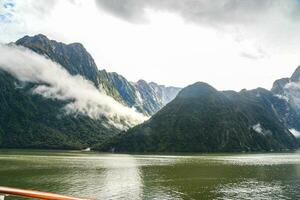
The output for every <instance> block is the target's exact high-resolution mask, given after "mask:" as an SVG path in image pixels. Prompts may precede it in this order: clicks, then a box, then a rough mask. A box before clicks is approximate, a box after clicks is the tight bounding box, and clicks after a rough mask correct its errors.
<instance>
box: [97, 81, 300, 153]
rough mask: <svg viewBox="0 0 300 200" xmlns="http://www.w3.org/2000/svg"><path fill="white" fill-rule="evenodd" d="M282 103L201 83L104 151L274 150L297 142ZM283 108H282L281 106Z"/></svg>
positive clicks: (268, 95) (258, 93) (259, 92)
mask: <svg viewBox="0 0 300 200" xmlns="http://www.w3.org/2000/svg"><path fill="white" fill-rule="evenodd" d="M273 102H277V104H278V105H281V104H284V103H285V102H284V100H282V99H280V98H277V97H276V96H274V95H273V94H272V93H271V92H270V91H267V90H264V89H262V88H258V89H256V90H252V91H247V90H242V91H241V92H234V91H223V92H222V91H217V90H216V89H215V88H213V87H212V86H210V85H208V84H206V83H202V82H198V83H195V84H193V85H190V86H188V87H186V88H184V89H182V90H181V91H180V92H179V94H178V95H177V97H176V98H175V99H174V100H173V101H171V102H170V103H169V104H167V105H166V106H165V107H164V108H162V109H161V110H160V111H158V112H157V113H156V114H154V115H153V116H152V117H151V118H150V119H149V120H148V121H146V122H144V123H143V124H141V125H138V126H136V127H134V128H132V129H130V130H128V131H127V133H126V134H121V135H119V136H118V137H115V138H113V140H110V141H109V142H107V143H106V144H105V145H104V147H103V149H105V150H109V149H111V148H113V149H115V150H116V151H129V152H130V151H133V152H228V151H271V150H282V149H293V148H296V146H297V142H296V139H295V137H294V136H293V135H292V134H291V132H290V131H289V130H288V128H287V127H286V126H285V124H284V123H283V122H282V119H281V115H282V113H278V112H277V111H276V109H275V105H274V103H273ZM278 107H280V106H278Z"/></svg>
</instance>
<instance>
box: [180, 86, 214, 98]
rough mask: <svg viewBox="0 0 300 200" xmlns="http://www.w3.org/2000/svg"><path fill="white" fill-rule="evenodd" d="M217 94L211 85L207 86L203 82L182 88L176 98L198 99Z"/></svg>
mask: <svg viewBox="0 0 300 200" xmlns="http://www.w3.org/2000/svg"><path fill="white" fill-rule="evenodd" d="M217 93H218V91H217V90H216V89H215V88H214V87H212V86H211V85H209V84H207V83H205V82H196V83H194V84H192V85H189V86H187V87H185V88H183V89H182V90H181V91H180V92H179V94H178V97H184V98H198V97H201V96H208V95H211V94H217Z"/></svg>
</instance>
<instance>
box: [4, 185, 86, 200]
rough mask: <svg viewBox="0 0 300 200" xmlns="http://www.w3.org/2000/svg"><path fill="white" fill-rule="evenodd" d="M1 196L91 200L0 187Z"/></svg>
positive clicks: (49, 199) (51, 199)
mask: <svg viewBox="0 0 300 200" xmlns="http://www.w3.org/2000/svg"><path fill="white" fill-rule="evenodd" d="M1 194H2V195H4V196H6V195H12V196H22V197H29V198H36V199H44V200H91V199H84V198H76V197H71V196H65V195H60V194H54V193H49V192H40V191H34V190H23V189H17V188H10V187H1V186H0V196H1Z"/></svg>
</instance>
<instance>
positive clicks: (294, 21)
mask: <svg viewBox="0 0 300 200" xmlns="http://www.w3.org/2000/svg"><path fill="white" fill-rule="evenodd" d="M38 33H42V34H45V35H47V36H48V37H49V38H51V39H55V40H58V41H62V42H65V43H72V42H80V43H82V44H83V45H84V46H85V47H86V49H87V50H88V51H89V52H90V53H91V54H92V56H93V57H94V58H95V61H96V63H97V65H98V67H99V69H106V70H108V71H115V72H118V73H120V74H122V75H123V76H125V77H126V78H127V79H129V80H130V81H137V80H138V79H145V80H146V81H155V82H157V83H160V84H165V85H173V86H180V87H184V86H186V85H188V84H191V83H193V82H196V81H205V82H208V83H209V84H211V85H213V86H214V87H216V88H218V89H222V90H223V89H234V90H240V89H242V88H247V89H251V88H256V87H258V86H260V87H265V88H268V89H269V88H270V87H271V86H272V83H273V81H274V80H275V79H278V78H281V77H287V76H290V75H291V73H292V72H293V71H294V70H295V68H296V67H297V66H298V65H300V56H299V53H300V45H299V44H300V1H299V0H249V1H247V0H215V1H210V0H0V36H1V37H0V42H1V43H8V42H11V41H15V40H17V39H18V38H20V37H23V36H24V35H35V34H38Z"/></svg>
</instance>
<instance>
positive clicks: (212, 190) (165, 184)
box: [0, 150, 300, 200]
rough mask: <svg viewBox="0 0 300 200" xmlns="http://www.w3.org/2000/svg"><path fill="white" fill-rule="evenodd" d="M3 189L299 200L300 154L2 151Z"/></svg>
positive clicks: (108, 196)
mask: <svg viewBox="0 0 300 200" xmlns="http://www.w3.org/2000/svg"><path fill="white" fill-rule="evenodd" d="M0 185H2V186H11V187H20V188H25V189H37V190H42V191H49V192H55V193H62V194H68V195H75V196H79V197H93V198H96V199H112V200H115V199H300V152H299V151H298V152H293V153H269V154H220V155H217V154H208V155H203V154H202V155H201V154H199V155H125V154H123V155H118V154H100V153H83V152H75V151H74V152H72V151H28V150H2V151H0ZM7 199H17V198H13V197H9V198H7Z"/></svg>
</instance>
